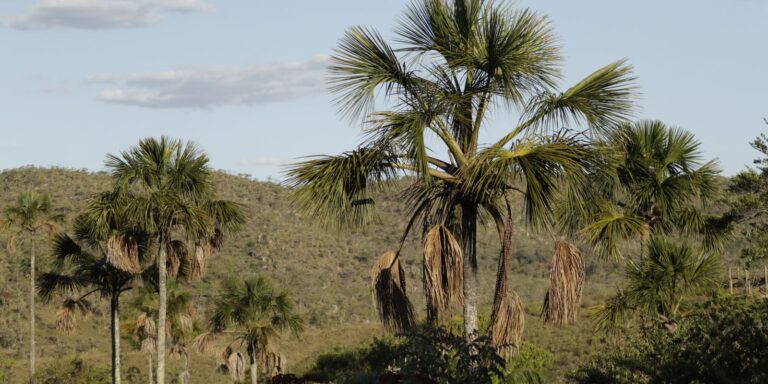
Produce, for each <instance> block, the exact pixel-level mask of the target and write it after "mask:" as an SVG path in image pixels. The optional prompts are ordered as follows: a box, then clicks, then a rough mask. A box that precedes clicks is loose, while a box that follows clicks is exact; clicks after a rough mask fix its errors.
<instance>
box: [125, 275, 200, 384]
mask: <svg viewBox="0 0 768 384" xmlns="http://www.w3.org/2000/svg"><path fill="white" fill-rule="evenodd" d="M157 296H158V295H157V288H156V287H153V286H151V285H145V286H144V287H143V289H142V290H141V291H140V293H139V294H138V295H137V296H136V298H135V299H134V302H133V306H134V307H136V308H137V309H138V310H139V314H138V316H137V317H136V320H135V321H134V322H133V323H132V327H131V334H132V336H133V340H134V341H135V342H137V343H139V345H140V346H141V349H142V351H143V352H144V353H146V354H147V356H148V360H149V379H150V382H153V381H154V377H153V372H152V355H153V352H154V351H155V344H156V342H157V329H156V328H155V325H156V323H157V320H156V319H157V313H158V311H157V308H158V305H157ZM167 308H168V312H167V313H168V316H167V321H166V326H165V333H166V338H167V339H168V340H169V341H170V343H169V346H170V352H171V354H172V355H178V356H181V357H182V358H183V359H184V370H183V371H182V372H181V373H180V374H179V375H178V377H177V378H176V381H177V382H179V383H181V384H188V383H189V380H190V372H189V345H190V342H191V341H192V338H193V336H194V333H195V332H197V331H199V327H198V326H197V316H198V315H197V310H196V309H195V306H194V303H193V302H192V296H191V295H190V294H189V293H187V292H182V291H181V290H180V289H178V288H174V287H172V286H171V287H170V289H169V290H168V307H167Z"/></svg>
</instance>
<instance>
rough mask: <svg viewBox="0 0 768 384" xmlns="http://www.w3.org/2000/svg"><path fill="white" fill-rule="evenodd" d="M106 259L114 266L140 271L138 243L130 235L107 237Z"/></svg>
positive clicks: (124, 269)
mask: <svg viewBox="0 0 768 384" xmlns="http://www.w3.org/2000/svg"><path fill="white" fill-rule="evenodd" d="M106 250H107V260H108V261H109V263H110V264H112V265H114V266H115V268H118V269H122V270H123V271H127V272H131V273H139V272H141V264H140V263H139V244H138V242H137V241H136V239H135V238H134V237H133V236H130V235H123V234H119V235H112V236H110V237H109V239H107V249H106Z"/></svg>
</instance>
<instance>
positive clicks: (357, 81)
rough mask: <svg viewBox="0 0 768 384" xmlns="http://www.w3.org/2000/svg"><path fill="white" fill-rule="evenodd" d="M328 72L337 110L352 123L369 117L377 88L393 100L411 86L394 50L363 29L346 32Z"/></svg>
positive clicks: (355, 28)
mask: <svg viewBox="0 0 768 384" xmlns="http://www.w3.org/2000/svg"><path fill="white" fill-rule="evenodd" d="M329 70H330V78H329V81H330V84H331V91H332V92H334V93H337V94H338V95H339V96H338V97H337V98H336V102H337V103H338V104H339V110H340V111H341V112H342V113H343V114H345V115H348V116H349V117H350V118H353V119H356V118H361V117H364V116H366V115H368V113H370V111H371V108H372V107H373V105H372V104H373V101H374V94H375V91H376V90H377V89H378V88H379V87H381V88H382V89H383V91H384V94H385V95H386V96H394V95H397V94H399V93H402V92H403V88H405V87H408V86H410V85H411V83H412V74H411V73H410V72H409V71H408V70H407V69H406V68H405V65H404V64H402V63H401V62H400V59H399V58H398V57H397V54H396V53H395V51H394V49H393V48H392V47H390V46H389V44H387V42H386V41H385V40H384V39H383V38H382V37H381V35H379V33H378V32H376V31H373V30H370V29H367V28H364V27H353V28H350V29H349V30H348V31H347V32H346V34H345V35H344V38H343V39H342V40H341V42H340V43H339V47H338V48H337V49H336V50H335V51H334V54H333V55H332V56H331V65H330V69H329Z"/></svg>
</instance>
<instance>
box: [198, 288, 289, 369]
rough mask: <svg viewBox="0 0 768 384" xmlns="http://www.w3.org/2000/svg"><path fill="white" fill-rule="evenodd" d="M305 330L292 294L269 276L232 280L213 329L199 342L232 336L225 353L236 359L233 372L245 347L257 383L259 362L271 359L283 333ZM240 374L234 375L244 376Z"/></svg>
mask: <svg viewBox="0 0 768 384" xmlns="http://www.w3.org/2000/svg"><path fill="white" fill-rule="evenodd" d="M303 330H304V321H303V319H302V318H301V316H300V315H298V314H296V313H295V312H294V309H293V303H292V302H291V299H290V297H289V296H288V294H287V293H286V292H281V291H278V290H276V289H275V288H274V287H273V286H272V284H271V283H270V282H269V281H268V280H267V279H265V278H263V277H255V278H250V279H246V280H229V281H227V282H226V284H225V285H224V288H223V290H222V293H221V294H220V295H219V296H218V297H217V298H216V300H215V306H214V310H213V314H212V316H211V319H210V323H209V332H208V333H204V334H201V335H200V336H198V338H197V343H198V347H200V348H201V349H205V348H206V346H207V345H209V344H210V343H211V342H212V341H213V340H214V339H215V338H216V337H217V336H219V335H224V336H228V337H229V339H230V341H229V343H228V345H227V347H226V348H225V350H224V352H223V353H222V356H223V357H224V360H225V361H227V362H232V363H230V364H228V370H229V371H230V372H232V371H237V370H238V367H237V365H240V364H241V363H242V361H241V359H240V358H239V356H241V355H240V352H239V351H237V349H238V346H239V348H243V347H245V349H246V351H247V354H248V359H249V368H250V376H251V383H252V384H257V382H258V363H259V362H262V363H266V362H268V361H269V360H270V359H269V357H270V355H272V354H274V351H273V349H274V343H275V341H276V340H277V339H278V338H279V337H280V335H281V333H282V332H284V331H290V332H291V333H292V334H293V335H294V336H296V337H298V335H299V334H300V333H301V332H303ZM233 346H234V349H233ZM264 368H268V367H264ZM238 376H239V375H234V376H233V378H238V379H241V378H240V377H238Z"/></svg>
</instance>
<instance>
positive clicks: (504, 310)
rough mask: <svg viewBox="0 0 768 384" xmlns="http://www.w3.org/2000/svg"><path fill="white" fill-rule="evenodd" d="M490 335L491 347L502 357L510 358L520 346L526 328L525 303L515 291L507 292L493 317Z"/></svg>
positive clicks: (489, 330)
mask: <svg viewBox="0 0 768 384" xmlns="http://www.w3.org/2000/svg"><path fill="white" fill-rule="evenodd" d="M491 318H492V319H491V324H490V325H489V327H488V334H489V337H490V341H491V345H493V346H494V347H495V348H496V351H497V352H498V353H499V355H501V356H505V357H509V356H511V355H512V354H513V353H514V352H515V351H517V347H518V346H519V343H520V340H521V339H522V337H523V329H524V328H525V313H524V312H523V301H522V300H520V296H519V295H518V294H517V293H516V292H515V291H507V293H506V294H505V295H504V297H503V299H502V300H501V301H500V302H499V305H498V307H497V308H494V311H493V314H492V315H491Z"/></svg>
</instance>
